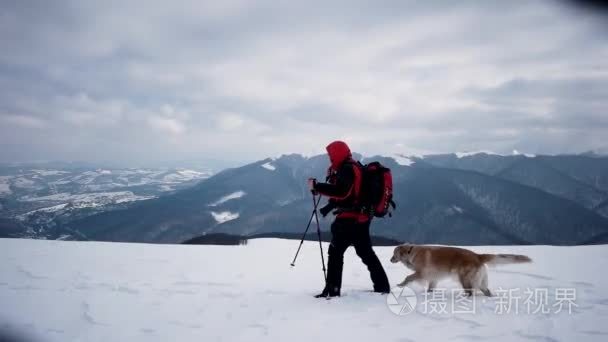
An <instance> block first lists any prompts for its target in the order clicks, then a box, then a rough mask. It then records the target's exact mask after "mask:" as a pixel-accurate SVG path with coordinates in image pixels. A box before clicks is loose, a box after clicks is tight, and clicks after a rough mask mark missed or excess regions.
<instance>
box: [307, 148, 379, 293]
mask: <svg viewBox="0 0 608 342" xmlns="http://www.w3.org/2000/svg"><path fill="white" fill-rule="evenodd" d="M326 150H327V154H328V155H329V160H330V162H331V165H330V167H329V169H328V176H327V179H326V182H327V183H319V182H317V181H316V180H315V179H312V178H311V179H309V187H310V189H311V190H312V191H313V192H316V193H318V194H321V195H323V196H327V197H329V202H328V204H327V205H326V206H324V207H323V208H321V209H320V210H319V211H320V213H321V215H323V216H324V217H325V216H326V215H327V214H328V213H329V212H331V211H332V210H334V209H336V212H334V214H335V215H336V218H335V220H334V222H333V223H332V225H331V234H332V238H331V244H330V245H329V250H328V252H327V254H328V260H327V282H326V284H325V288H324V289H323V291H322V292H321V293H320V294H318V295H316V296H315V297H317V298H320V297H336V296H340V288H341V286H342V268H343V265H344V252H346V249H347V248H348V247H349V246H350V245H353V246H354V247H355V251H356V252H357V255H358V256H359V257H360V258H361V261H363V263H364V264H365V265H366V266H367V269H368V270H369V274H370V277H371V280H372V282H373V283H374V292H380V293H388V292H390V285H389V282H388V278H387V277H386V273H385V272H384V268H382V264H381V263H380V260H378V257H377V256H376V253H374V250H373V249H372V242H371V238H370V233H369V227H370V223H371V219H372V216H371V215H369V213H363V212H362V208H361V207H360V206H358V203H360V198H358V195H359V193H360V188H361V178H362V177H361V164H359V163H358V162H357V161H355V160H353V158H352V155H351V152H350V149H349V147H348V145H346V143H344V142H342V141H334V142H332V143H331V144H329V145H328V146H327V147H326Z"/></svg>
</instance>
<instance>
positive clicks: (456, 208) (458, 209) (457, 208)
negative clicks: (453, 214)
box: [452, 205, 464, 214]
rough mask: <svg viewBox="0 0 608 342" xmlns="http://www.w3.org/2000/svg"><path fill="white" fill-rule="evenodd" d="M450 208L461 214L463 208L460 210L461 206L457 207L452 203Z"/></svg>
mask: <svg viewBox="0 0 608 342" xmlns="http://www.w3.org/2000/svg"><path fill="white" fill-rule="evenodd" d="M452 209H454V210H455V211H457V212H458V213H459V214H462V212H463V211H464V210H462V208H461V207H459V206H457V205H453V206H452Z"/></svg>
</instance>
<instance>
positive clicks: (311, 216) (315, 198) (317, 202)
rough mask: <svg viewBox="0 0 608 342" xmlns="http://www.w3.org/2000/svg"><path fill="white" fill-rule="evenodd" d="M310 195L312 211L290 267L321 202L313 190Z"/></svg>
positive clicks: (294, 263)
mask: <svg viewBox="0 0 608 342" xmlns="http://www.w3.org/2000/svg"><path fill="white" fill-rule="evenodd" d="M312 196H313V197H312V204H313V209H312V213H311V214H310V219H309V220H308V225H307V226H306V230H305V231H304V234H302V239H301V240H300V245H299V246H298V250H297V251H296V255H295V256H294V257H293V261H292V262H291V266H292V267H295V266H296V259H297V258H298V254H300V249H301V248H302V244H303V243H304V238H306V233H308V229H309V228H310V224H311V223H312V219H313V217H315V216H316V214H317V206H318V205H319V202H321V195H319V199H318V200H317V196H316V195H315V194H314V192H313V195H312ZM318 220H319V219H318V217H317V221H318ZM323 267H325V263H323Z"/></svg>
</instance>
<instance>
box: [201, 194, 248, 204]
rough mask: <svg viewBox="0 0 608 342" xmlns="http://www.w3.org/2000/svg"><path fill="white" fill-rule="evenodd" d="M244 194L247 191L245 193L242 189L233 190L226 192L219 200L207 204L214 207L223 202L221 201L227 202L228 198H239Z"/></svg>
mask: <svg viewBox="0 0 608 342" xmlns="http://www.w3.org/2000/svg"><path fill="white" fill-rule="evenodd" d="M246 194H247V193H245V191H242V190H240V191H236V192H233V193H231V194H228V195H226V196H223V197H222V198H220V199H219V200H217V201H215V202H213V203H211V204H209V206H210V207H216V206H218V205H220V204H223V203H226V202H228V201H230V200H233V199H238V198H241V197H243V196H245V195H246Z"/></svg>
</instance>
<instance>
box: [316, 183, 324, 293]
mask: <svg viewBox="0 0 608 342" xmlns="http://www.w3.org/2000/svg"><path fill="white" fill-rule="evenodd" d="M313 196H314V194H313ZM314 200H315V199H314V197H313V202H314ZM320 200H321V195H319V201H320ZM317 204H318V202H317ZM314 214H315V220H316V221H317V236H318V237H319V249H320V250H321V265H323V279H324V280H325V283H326V284H327V271H326V270H325V257H324V256H323V245H322V244H321V225H320V224H319V214H317V209H316V206H315V212H314Z"/></svg>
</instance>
